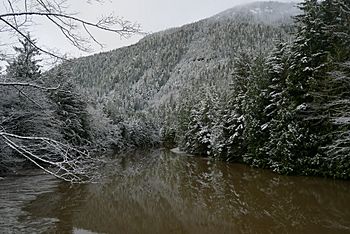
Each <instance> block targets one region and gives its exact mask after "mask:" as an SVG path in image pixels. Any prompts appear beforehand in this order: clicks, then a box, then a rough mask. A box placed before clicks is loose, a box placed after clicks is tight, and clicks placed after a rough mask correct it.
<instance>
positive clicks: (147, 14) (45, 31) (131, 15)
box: [0, 0, 291, 67]
mask: <svg viewBox="0 0 350 234" xmlns="http://www.w3.org/2000/svg"><path fill="white" fill-rule="evenodd" d="M86 1H87V0H67V3H68V4H70V6H69V8H68V11H69V12H74V13H77V15H76V16H77V17H79V18H81V19H84V20H87V21H91V22H96V21H97V19H98V18H99V17H100V16H101V15H109V14H111V13H113V14H114V15H117V16H121V17H123V18H124V19H126V20H129V21H131V22H137V23H139V24H140V25H141V27H142V30H143V31H144V32H158V31H161V30H165V29H168V28H172V27H178V26H181V25H184V24H188V23H192V22H195V21H198V20H200V19H204V18H207V17H210V16H213V15H215V14H217V13H220V12H221V11H224V10H227V9H229V8H232V7H234V6H236V5H239V4H245V3H249V2H255V1H261V0H102V1H103V2H104V3H103V4H99V3H96V2H95V3H93V4H87V3H86ZM279 1H283V2H290V1H291V0H279ZM0 2H2V3H3V4H6V1H5V0H0ZM92 2H94V0H92ZM4 10H5V9H1V6H0V13H1V12H2V13H3V11H4ZM34 21H35V22H36V26H34V27H31V30H32V33H31V34H32V35H34V37H35V38H36V39H37V44H38V45H39V46H40V47H42V48H45V49H46V50H50V51H54V52H55V51H59V54H68V55H69V56H70V57H72V56H73V57H78V56H84V55H88V54H91V53H98V52H101V51H108V50H112V49H116V48H119V47H122V46H126V45H130V44H133V43H136V42H137V41H138V40H140V39H141V38H142V36H141V35H134V36H132V37H131V38H129V39H122V38H120V37H119V36H118V35H116V34H114V33H107V32H103V31H95V30H91V31H92V32H93V34H94V36H95V37H96V38H97V39H98V41H100V42H101V43H103V44H104V45H105V47H104V48H103V49H101V48H100V47H99V46H97V45H96V47H95V48H94V50H93V51H92V52H91V53H84V52H81V51H79V50H77V49H76V48H74V47H73V46H72V45H70V44H69V42H68V41H67V39H66V38H65V37H64V36H63V35H62V33H61V32H60V31H59V30H58V28H57V27H54V26H53V25H52V24H49V23H47V22H46V23H45V21H41V20H40V18H35V19H34ZM0 41H7V42H9V41H8V39H6V36H5V37H4V35H0ZM12 41H14V42H16V41H17V36H15V37H13V38H12ZM2 48H3V47H2ZM2 48H0V49H2ZM10 48H11V47H8V49H10ZM7 53H10V54H11V53H13V52H10V51H7ZM1 65H2V64H1V62H0V67H1Z"/></svg>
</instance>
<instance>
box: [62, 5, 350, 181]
mask: <svg viewBox="0 0 350 234" xmlns="http://www.w3.org/2000/svg"><path fill="white" fill-rule="evenodd" d="M299 7H300V9H297V8H295V7H294V4H286V3H277V2H264V3H255V4H249V5H246V6H242V7H236V8H233V9H230V10H227V11H225V12H223V13H220V14H218V15H216V16H214V17H212V18H209V19H205V20H202V21H199V22H196V23H193V24H189V25H185V26H183V27H181V28H174V29H170V30H167V31H164V32H159V33H156V34H152V35H149V36H147V37H145V38H144V39H142V40H141V41H140V42H139V43H137V44H135V45H132V46H129V47H125V48H121V49H117V50H115V51H111V52H108V53H102V54H98V55H93V56H89V57H85V58H79V59H77V60H75V61H73V62H70V63H67V64H63V65H62V66H61V67H58V68H56V69H55V71H56V72H57V71H58V70H60V69H61V68H65V70H68V71H69V72H70V76H71V77H74V80H75V82H76V83H77V84H79V86H80V89H81V92H82V93H85V94H86V96H88V97H89V101H90V104H91V105H92V106H94V108H95V109H96V110H98V109H102V110H103V112H104V113H105V115H106V118H109V119H111V121H112V122H113V123H114V124H117V125H118V126H122V127H121V132H122V133H121V136H122V138H123V139H128V140H126V141H125V142H133V143H132V144H131V145H136V146H138V145H142V146H145V145H149V144H150V143H151V144H156V143H157V142H159V141H160V142H162V143H164V144H165V145H167V146H179V147H180V148H181V149H183V150H185V151H186V152H189V153H192V154H198V155H208V156H210V157H212V158H217V159H223V160H227V161H237V162H244V163H247V164H250V165H253V166H257V167H263V168H270V169H273V170H274V171H276V172H279V173H284V174H306V175H323V176H330V177H337V178H348V177H349V175H350V166H349V161H350V160H349V158H348V146H349V144H348V139H349V137H348V135H349V121H348V114H347V113H348V107H347V106H348V105H347V103H348V92H347V90H348V88H347V85H348V82H347V80H348V76H347V74H348V68H349V64H348V61H349V54H348V51H349V28H350V27H348V26H349V3H348V2H347V1H342V0H337V1H322V2H318V1H316V0H307V1H305V2H304V3H302V4H301V5H300V6H299ZM296 14H299V15H298V16H297V17H296V18H295V20H292V18H291V16H293V15H296Z"/></svg>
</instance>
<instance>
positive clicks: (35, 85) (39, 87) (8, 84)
mask: <svg viewBox="0 0 350 234" xmlns="http://www.w3.org/2000/svg"><path fill="white" fill-rule="evenodd" d="M0 86H14V87H15V86H21V87H32V88H37V89H42V90H46V91H52V90H57V89H59V88H60V85H58V86H57V87H43V86H40V85H37V84H31V83H20V82H0Z"/></svg>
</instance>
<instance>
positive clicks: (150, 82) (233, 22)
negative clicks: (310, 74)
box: [55, 2, 298, 142]
mask: <svg viewBox="0 0 350 234" xmlns="http://www.w3.org/2000/svg"><path fill="white" fill-rule="evenodd" d="M248 9H251V10H252V11H250V10H248ZM254 9H255V10H257V9H260V12H258V13H257V12H255V10H254ZM281 9H284V11H283V12H284V14H283V15H280V17H276V14H274V12H278V11H279V10H281ZM253 10H254V11H253ZM297 11H298V10H297V8H296V7H295V6H294V4H284V3H277V2H268V3H256V4H250V5H248V6H246V7H236V8H232V9H230V10H228V11H225V12H223V13H222V14H219V15H216V16H213V17H212V18H208V19H205V20H201V21H199V22H196V23H192V24H189V25H185V26H183V27H180V28H174V29H169V30H166V31H163V32H159V33H155V34H151V35H149V36H146V37H145V38H144V39H142V40H141V41H140V42H138V43H137V44H135V45H132V46H129V47H125V48H121V49H117V50H114V51H111V52H108V53H101V54H97V55H93V56H89V57H85V58H79V59H76V60H74V61H73V62H69V63H67V64H63V65H62V66H60V67H59V68H56V69H55V71H56V72H57V71H58V70H60V68H63V69H61V70H64V71H69V73H70V74H69V76H70V77H74V79H75V82H76V83H77V84H78V86H80V87H81V91H82V92H83V93H86V94H87V95H86V96H88V97H89V98H90V100H91V101H92V103H94V105H98V106H99V107H101V106H102V107H103V110H104V111H105V113H107V115H108V117H109V118H111V119H112V120H113V121H114V122H115V123H120V122H125V121H127V124H126V125H128V126H129V125H130V124H131V125H135V124H136V126H137V127H136V128H140V127H141V128H142V129H144V128H145V130H150V128H151V129H155V132H159V129H160V128H161V127H162V125H163V124H164V120H165V115H170V116H172V115H173V113H172V114H169V112H173V110H175V109H176V106H177V105H178V104H179V102H178V101H177V100H178V98H179V95H187V94H194V92H195V93H201V91H200V90H201V89H202V87H203V86H215V87H217V88H222V89H223V90H227V86H228V85H229V84H230V83H231V81H232V71H233V67H234V66H233V64H234V60H235V59H236V57H237V55H239V54H241V53H246V52H249V53H252V54H254V55H256V56H259V55H262V54H265V53H266V52H267V51H269V50H271V49H272V48H273V44H274V41H276V40H290V38H291V36H290V33H291V31H292V27H291V24H292V19H291V17H290V16H291V15H295V14H296V12H297ZM288 16H289V17H288ZM268 19H270V20H268ZM170 116H167V118H169V117H170ZM140 125H141V126H140ZM145 125H147V126H145ZM132 128H133V127H132ZM152 131H153V130H152ZM141 135H142V134H141ZM146 135H149V134H148V133H147V134H146ZM156 135H157V134H154V131H153V132H152V136H155V138H156V139H154V140H152V142H157V141H159V138H157V137H156ZM147 139H149V137H147Z"/></svg>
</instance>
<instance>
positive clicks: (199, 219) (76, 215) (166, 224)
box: [0, 150, 350, 234]
mask: <svg viewBox="0 0 350 234" xmlns="http://www.w3.org/2000/svg"><path fill="white" fill-rule="evenodd" d="M103 174H104V175H105V178H104V179H103V180H102V182H101V183H99V184H90V185H70V184H67V183H64V182H61V181H58V180H56V179H55V178H52V177H51V176H48V175H42V174H38V175H33V176H25V177H8V178H5V179H2V180H0V188H1V190H0V233H152V234H153V233H165V234H167V233H200V234H201V233H214V234H220V233H316V234H322V233H350V182H349V181H333V180H329V179H322V178H306V177H286V176H279V175H276V174H273V173H271V172H269V171H265V170H256V169H252V168H249V167H247V166H244V165H236V164H225V163H222V162H215V163H213V162H211V163H210V162H208V161H207V160H204V159H201V158H193V157H186V156H180V155H176V154H173V153H170V152H168V151H162V150H156V151H152V152H147V153H133V154H129V155H123V156H118V157H116V159H115V160H113V161H111V162H110V163H109V164H108V166H106V168H104V169H103Z"/></svg>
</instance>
